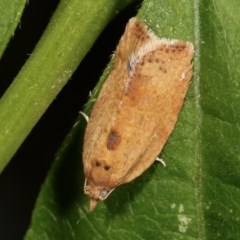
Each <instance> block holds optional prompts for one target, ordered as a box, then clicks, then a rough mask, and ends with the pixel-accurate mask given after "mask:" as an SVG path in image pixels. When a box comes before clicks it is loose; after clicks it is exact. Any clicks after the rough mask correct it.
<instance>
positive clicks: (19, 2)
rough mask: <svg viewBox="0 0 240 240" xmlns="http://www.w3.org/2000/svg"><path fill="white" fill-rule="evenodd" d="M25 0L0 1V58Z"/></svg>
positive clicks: (21, 11) (17, 21) (15, 25)
mask: <svg viewBox="0 0 240 240" xmlns="http://www.w3.org/2000/svg"><path fill="white" fill-rule="evenodd" d="M25 5H26V0H12V1H9V0H1V1H0V23H1V24H0V58H1V56H2V54H3V52H4V50H5V48H6V46H7V44H8V42H9V39H10V38H11V36H13V34H14V31H15V29H16V27H17V25H18V24H19V21H20V17H21V15H22V13H23V9H24V7H25Z"/></svg>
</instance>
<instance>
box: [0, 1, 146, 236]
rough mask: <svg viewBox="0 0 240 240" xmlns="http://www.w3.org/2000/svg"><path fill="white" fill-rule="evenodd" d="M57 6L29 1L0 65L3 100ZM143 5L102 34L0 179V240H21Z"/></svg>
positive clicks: (135, 5)
mask: <svg viewBox="0 0 240 240" xmlns="http://www.w3.org/2000/svg"><path fill="white" fill-rule="evenodd" d="M58 2H59V1H57V0H51V1H48V0H41V1H37V0H32V1H29V4H28V5H27V6H26V8H25V10H24V13H23V16H22V19H21V23H20V25H19V26H18V28H17V30H16V32H15V35H14V36H13V38H12V39H11V41H10V43H9V45H8V47H7V49H6V51H5V53H4V56H3V57H2V59H1V61H0V75H1V81H0V95H1V96H2V94H3V93H4V91H5V90H6V89H7V87H8V86H9V85H10V84H11V82H12V80H13V79H14V77H15V76H16V75H17V73H18V72H19V70H20V69H21V67H22V66H23V64H24V63H25V61H26V60H27V58H28V56H29V54H31V52H32V50H33V49H34V46H35V45H36V43H37V41H38V40H39V38H40V36H41V35H42V33H43V31H44V29H45V27H46V26H47V23H48V22H49V20H50V18H51V16H52V14H53V12H54V10H55V9H56V7H57V4H58ZM141 2H142V1H140V0H135V1H133V4H132V5H131V6H130V7H128V8H127V9H126V10H124V11H123V12H122V13H121V14H120V15H118V16H117V17H116V19H114V21H113V22H112V23H111V24H110V25H109V26H108V27H107V28H106V29H105V31H104V32H103V33H102V35H101V36H100V37H99V38H98V40H97V41H96V43H95V45H94V46H93V48H92V49H91V50H90V51H89V53H88V54H87V56H86V57H85V59H84V60H83V62H82V63H81V64H80V66H79V67H78V69H77V70H76V72H75V73H74V75H73V76H72V78H71V80H70V81H69V82H68V83H67V85H66V86H65V87H64V89H63V90H62V91H61V93H60V94H59V95H58V96H57V98H56V99H55V100H54V102H53V103H52V104H51V106H50V107H49V108H48V110H47V111H46V113H45V114H44V116H43V117H42V118H41V120H40V121H39V122H38V124H37V125H36V126H35V128H34V129H33V130H32V132H31V133H30V135H29V136H28V137H27V139H26V140H25V142H24V143H23V145H22V146H21V147H20V149H19V150H18V152H17V153H16V154H15V156H14V157H13V159H12V160H11V162H10V163H9V164H8V166H7V167H6V168H5V170H4V171H3V173H2V174H1V175H0V239H1V240H18V239H23V237H24V234H25V232H26V230H27V228H28V226H29V224H30V220H31V212H32V210H33V208H34V203H35V200H36V198H37V195H38V192H39V190H40V187H41V184H42V183H43V182H44V179H45V177H46V175H47V172H48V170H49V168H50V166H51V163H52V161H53V160H54V155H55V153H56V151H57V149H58V148H59V147H60V145H61V143H62V141H63V139H64V136H65V135H66V134H67V133H68V131H69V129H70V128H71V126H72V125H73V123H74V120H75V119H76V117H77V115H78V111H79V110H81V109H82V107H83V105H84V104H85V103H86V101H87V99H88V94H89V92H90V91H91V90H92V89H93V88H94V86H95V84H96V82H97V81H98V79H99V77H100V76H101V73H102V71H103V69H104V67H105V66H106V64H107V63H108V61H109V59H110V55H111V54H112V52H113V50H114V49H115V46H116V44H117V43H118V40H119V38H120V36H121V34H122V33H123V31H124V27H125V24H126V22H127V21H128V19H129V18H130V17H132V16H134V15H135V14H136V11H137V8H138V7H139V6H140V3H141ZM93 69H94V71H93Z"/></svg>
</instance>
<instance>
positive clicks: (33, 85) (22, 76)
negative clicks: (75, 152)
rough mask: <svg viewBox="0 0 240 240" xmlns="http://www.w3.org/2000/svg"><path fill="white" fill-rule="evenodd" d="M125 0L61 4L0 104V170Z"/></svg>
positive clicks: (68, 0) (75, 0) (65, 0)
mask: <svg viewBox="0 0 240 240" xmlns="http://www.w3.org/2000/svg"><path fill="white" fill-rule="evenodd" d="M130 2H131V1H130V0H124V1H122V0H121V1H109V0H101V1H99V0H98V1H96V0H88V1H79V0H62V1H61V2H60V5H59V6H58V8H57V10H56V12H55V14H54V16H53V17H52V19H51V21H50V23H49V26H48V27H47V29H46V31H45V33H44V35H43V36H42V38H41V40H40V41H39V43H38V45H37V46H36V48H35V50H34V52H33V53H32V54H31V56H30V57H29V59H28V61H27V62H26V64H25V65H24V66H23V68H22V69H21V71H20V73H19V74H18V76H17V77H16V79H15V80H14V82H13V84H12V85H11V86H10V87H9V89H8V90H7V91H6V93H5V94H4V96H3V97H2V99H1V101H0V122H1V125H0V172H1V171H2V170H3V169H4V167H5V166H6V164H7V163H8V161H9V160H10V158H11V157H12V156H13V155H14V153H15V152H16V150H17V149H18V148H19V146H20V145H21V143H22V142H23V140H24V139H25V138H26V136H27V135H28V134H29V132H30V131H31V129H32V128H33V127H34V125H35V124H36V123H37V121H38V120H39V118H40V117H41V116H42V114H43V113H44V112H45V110H46V109H47V107H48V106H49V105H50V103H51V102H52V101H53V99H54V98H55V97H56V95H57V94H58V92H59V91H60V90H61V89H62V87H63V86H64V85H65V84H66V82H67V80H68V79H69V77H70V76H71V75H72V73H73V72H74V70H75V69H76V67H77V66H78V64H79V62H80V61H81V59H82V58H83V57H84V56H85V54H86V53H87V52H88V50H89V49H90V47H91V46H92V44H93V43H94V41H95V39H96V38H97V37H98V35H99V34H100V32H101V31H102V29H103V28H104V27H105V26H106V24H107V23H108V22H109V21H110V19H111V18H112V17H113V16H114V15H115V14H116V12H118V11H119V10H121V9H122V8H123V7H124V6H126V5H127V4H128V3H130Z"/></svg>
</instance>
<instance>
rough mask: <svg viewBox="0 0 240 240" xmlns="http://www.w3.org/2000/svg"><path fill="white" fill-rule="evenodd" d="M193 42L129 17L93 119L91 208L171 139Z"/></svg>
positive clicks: (88, 139)
mask: <svg viewBox="0 0 240 240" xmlns="http://www.w3.org/2000/svg"><path fill="white" fill-rule="evenodd" d="M193 54H194V49H193V44H192V43H190V42H185V41H181V40H171V39H166V38H158V37H157V36H156V35H155V34H154V33H153V32H152V31H151V30H149V29H148V28H147V27H146V26H145V25H144V24H143V23H142V22H141V21H140V20H138V19H137V18H132V19H130V20H129V22H128V24H127V26H126V29H125V32H124V34H123V36H122V37H121V39H120V42H119V44H118V46H117V49H116V52H115V57H114V64H113V67H112V70H111V72H110V74H109V76H108V78H107V80H106V81H105V83H104V85H103V87H102V89H101V91H100V94H99V97H98V99H97V101H96V103H95V105H94V108H93V110H92V113H91V115H90V118H89V122H88V124H87V128H86V131H85V136H84V146H83V165H84V174H85V185H84V192H85V194H87V195H88V196H89V198H90V210H93V209H94V208H95V207H96V205H97V202H98V201H99V200H104V199H106V198H107V197H108V196H109V194H110V193H111V192H112V191H113V190H114V189H115V188H116V187H118V186H120V185H122V184H125V183H127V182H130V181H132V180H133V179H135V178H136V177H138V176H139V175H141V174H142V173H143V172H144V171H145V170H146V169H147V168H149V167H150V166H151V165H152V164H153V162H154V161H155V160H156V158H157V157H158V155H159V154H160V152H161V150H162V148H163V146H164V144H165V143H166V141H167V139H168V137H169V135H170V133H171V132H172V130H173V128H174V126H175V123H176V121H177V119H178V115H179V112H180V110H181V107H182V105H183V102H184V97H185V95H186V92H187V89H188V86H189V83H190V79H191V77H192V64H191V60H192V58H193Z"/></svg>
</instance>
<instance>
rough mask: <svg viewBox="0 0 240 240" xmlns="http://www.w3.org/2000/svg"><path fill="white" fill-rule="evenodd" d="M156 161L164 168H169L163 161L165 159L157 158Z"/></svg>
mask: <svg viewBox="0 0 240 240" xmlns="http://www.w3.org/2000/svg"><path fill="white" fill-rule="evenodd" d="M156 161H157V162H160V163H161V164H162V165H163V167H166V166H167V164H166V163H165V162H164V161H163V159H161V158H159V157H157V158H156Z"/></svg>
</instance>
